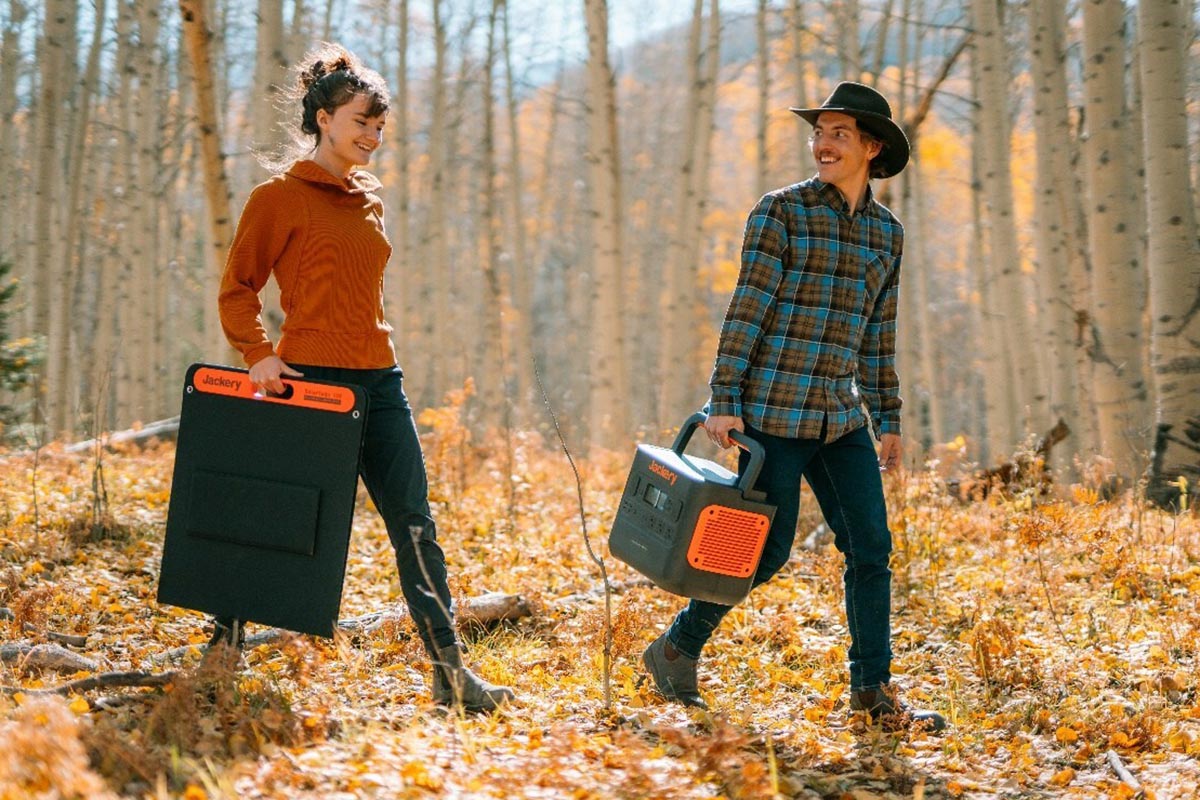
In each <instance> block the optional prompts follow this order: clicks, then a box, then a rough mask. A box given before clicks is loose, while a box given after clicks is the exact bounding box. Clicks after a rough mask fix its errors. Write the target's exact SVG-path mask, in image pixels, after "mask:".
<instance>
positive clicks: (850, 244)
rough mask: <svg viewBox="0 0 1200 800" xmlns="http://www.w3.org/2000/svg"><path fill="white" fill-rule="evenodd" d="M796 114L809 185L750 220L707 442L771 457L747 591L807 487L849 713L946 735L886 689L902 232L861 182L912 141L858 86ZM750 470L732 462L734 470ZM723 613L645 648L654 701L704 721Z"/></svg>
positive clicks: (775, 197)
mask: <svg viewBox="0 0 1200 800" xmlns="http://www.w3.org/2000/svg"><path fill="white" fill-rule="evenodd" d="M791 110H792V111H793V112H795V113H796V114H798V115H799V116H800V117H802V118H803V119H805V120H806V121H807V122H809V123H810V124H811V125H812V126H813V133H812V137H811V138H810V140H809V141H810V143H811V146H812V154H813V158H814V159H815V160H816V163H817V175H816V176H815V177H812V178H810V179H808V180H806V181H803V182H801V183H798V184H795V185H793V186H789V187H787V188H784V189H779V190H776V191H774V192H771V193H770V194H767V195H766V196H765V197H763V198H762V199H761V200H760V201H759V202H758V205H757V206H756V207H755V209H754V210H753V211H752V212H751V213H750V218H749V221H748V222H747V224H746V232H745V238H744V241H743V244H742V265H741V273H740V275H739V276H738V283H737V287H736V288H735V289H734V292H733V297H732V299H731V300H730V303H729V309H728V311H727V312H726V315H725V322H724V324H723V325H722V328H721V337H720V343H719V345H718V349H717V359H716V365H715V367H714V369H713V373H712V378H711V379H710V381H709V383H710V385H711V387H712V398H711V401H710V403H709V407H708V419H707V421H706V422H705V425H704V427H705V429H706V430H707V432H708V435H709V438H710V439H712V441H713V442H715V443H716V444H718V445H720V446H721V447H729V446H730V445H731V442H730V439H729V432H730V431H732V430H737V431H743V432H744V433H745V434H746V435H747V436H749V437H751V438H753V439H755V440H757V441H758V442H760V443H761V444H762V445H763V447H764V449H765V450H766V462H765V464H764V466H763V470H762V473H761V475H760V477H759V479H758V483H757V484H756V488H758V489H760V490H763V491H765V492H766V493H767V501H768V502H770V503H771V504H773V505H775V506H777V507H778V510H777V511H776V513H775V519H774V522H773V523H772V525H771V530H770V532H769V533H768V535H767V541H766V544H765V546H764V548H763V555H762V560H761V561H760V563H759V566H758V571H757V573H756V574H755V577H754V585H755V586H757V585H759V584H761V583H764V582H766V581H767V580H769V579H770V578H771V577H772V576H773V575H774V574H775V573H776V572H778V571H779V570H780V569H781V568H782V567H783V566H784V564H786V563H787V560H788V557H789V556H790V554H791V548H792V541H793V540H794V539H795V535H796V521H797V517H798V514H799V509H800V478H801V477H802V476H803V477H804V478H805V479H806V480H807V481H808V483H809V486H810V487H811V488H812V490H813V494H814V495H815V496H816V498H817V502H818V503H819V504H820V507H821V512H822V514H823V515H824V516H825V521H826V523H827V524H828V525H829V527H830V529H831V530H833V532H834V534H835V539H834V541H835V544H836V546H837V548H838V550H840V551H841V552H842V553H843V554H844V556H845V559H846V570H845V586H846V617H847V621H848V624H849V628H850V639H851V644H850V653H849V656H850V689H851V693H850V707H851V709H852V710H854V711H865V712H867V714H868V715H869V717H870V718H871V719H873V720H875V721H878V722H881V723H883V724H884V725H885V726H886V727H889V728H891V729H898V728H900V727H903V726H905V725H907V724H909V723H911V722H913V721H916V722H918V723H920V724H921V725H922V726H924V727H925V728H927V729H932V730H941V729H942V728H944V727H945V720H944V719H943V718H942V717H941V716H940V715H939V714H936V713H934V712H928V711H912V710H910V709H907V708H905V707H904V706H903V705H902V704H901V703H900V702H899V700H897V698H896V696H895V693H894V692H893V691H892V690H891V688H890V686H889V678H890V675H891V643H890V640H891V630H890V617H891V570H890V568H889V567H888V556H889V554H890V553H891V548H892V539H891V532H890V531H889V530H888V527H887V509H886V508H885V505H884V498H883V483H882V480H881V478H880V471H881V470H889V469H896V468H899V466H900V457H901V442H900V395H899V381H898V380H897V377H896V370H895V356H896V301H897V293H898V287H899V283H898V279H899V272H900V256H901V252H902V250H903V237H904V231H903V229H902V228H901V225H900V222H899V221H898V220H897V219H896V218H895V216H893V215H892V213H891V212H890V211H889V210H888V209H886V208H885V207H883V206H882V205H880V204H879V202H878V201H876V199H875V197H874V195H873V194H872V192H871V186H870V179H871V178H887V177H891V176H892V175H895V174H896V173H898V172H900V171H901V170H902V169H904V166H905V164H907V163H908V153H909V148H908V140H907V138H906V137H905V135H904V132H903V131H902V130H901V129H900V127H899V126H898V125H897V124H896V123H895V122H894V121H893V120H892V113H891V107H890V106H889V105H888V102H887V100H885V99H884V97H883V96H882V95H880V94H879V93H878V92H877V91H875V90H874V89H872V88H870V87H868V86H863V85H862V84H857V83H850V82H845V83H841V84H839V85H838V86H837V88H836V89H835V90H834V92H833V94H831V95H830V96H829V98H828V99H827V100H826V101H825V103H824V105H822V106H821V107H820V108H793V109H791ZM864 401H865V403H866V405H867V407H868V409H869V411H870V419H869V420H868V418H867V416H866V415H865V414H864V413H863V407H862V406H863V402H864ZM868 421H869V422H870V423H871V424H872V425H873V427H874V430H875V433H876V435H877V437H878V438H879V444H880V448H879V454H878V456H876V452H875V445H874V443H873V442H872V439H871V436H870V434H869V433H868V431H867V428H866V426H867V423H868ZM746 460H747V456H746V455H745V454H744V453H743V455H742V467H743V468H745V462H746ZM729 610H730V607H729V606H723V605H718V604H715V603H708V602H703V601H699V600H692V601H691V603H689V604H688V606H687V607H686V608H685V609H684V610H683V611H681V612H680V613H679V615H678V616H677V617H676V618H675V620H674V622H673V623H672V625H671V627H670V628H669V629H668V630H667V631H666V632H665V633H664V634H663V635H662V636H660V637H659V638H658V639H656V640H655V641H654V642H653V643H652V644H651V645H650V646H649V647H648V648H647V649H646V651H645V653H644V654H643V656H642V659H643V661H644V663H645V665H646V668H647V670H648V671H649V673H650V675H651V676H652V677H653V678H654V681H655V683H656V685H657V687H658V690H659V691H660V692H661V693H662V694H663V696H665V697H667V698H668V699H672V700H676V701H678V702H681V703H683V704H685V705H691V706H700V707H704V705H705V703H704V700H703V699H702V698H701V697H700V695H699V692H698V690H697V681H696V666H697V662H698V659H699V657H700V651H701V650H702V649H703V647H704V645H705V643H706V642H707V641H708V639H709V637H710V636H711V635H712V632H713V630H714V629H715V628H716V627H717V625H718V624H719V623H720V621H721V619H722V618H723V617H724V616H725V614H727V613H728V612H729Z"/></svg>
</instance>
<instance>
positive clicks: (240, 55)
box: [0, 0, 1200, 498]
mask: <svg viewBox="0 0 1200 800" xmlns="http://www.w3.org/2000/svg"><path fill="white" fill-rule="evenodd" d="M615 5H616V8H617V12H616V17H615V19H616V20H617V23H616V25H615V31H616V33H615V34H613V35H610V34H609V32H608V14H609V12H608V9H607V6H605V4H603V3H601V4H599V5H596V4H594V3H585V4H584V5H583V6H579V7H575V6H570V5H564V4H561V3H539V2H523V3H511V4H510V3H504V2H499V0H496V2H492V3H490V4H489V3H486V2H482V0H477V1H476V2H446V1H445V0H443V1H441V2H431V3H410V2H395V1H393V2H379V3H367V2H351V0H328V2H325V3H316V2H312V1H311V0H309V2H304V0H299V1H298V2H290V1H289V2H285V0H263V2H259V3H257V4H254V3H250V4H247V3H224V2H212V3H197V4H187V3H185V4H183V7H184V8H187V9H188V10H189V14H190V15H191V16H192V18H193V19H196V20H197V22H196V24H195V25H194V26H185V25H184V24H183V21H182V20H183V17H184V15H183V14H181V13H180V6H177V5H176V4H163V3H158V2H137V3H133V2H120V1H119V0H97V1H96V2H94V3H75V2H71V1H70V0H50V1H49V2H46V3H44V4H41V5H39V4H30V3H26V2H22V0H6V2H5V3H3V4H0V35H2V37H3V38H2V42H0V54H2V56H0V57H2V62H0V122H2V123H3V125H4V128H5V131H6V134H5V136H4V137H3V140H2V141H0V176H3V179H2V180H0V207H3V208H4V214H3V215H2V216H0V259H2V260H3V261H5V262H7V263H9V264H11V265H12V268H13V269H12V276H13V277H15V278H16V279H17V280H19V282H20V284H19V289H18V291H17V293H16V295H15V297H14V298H13V300H12V301H10V303H9V304H8V305H9V311H10V314H14V315H13V316H12V318H11V319H10V323H9V327H10V338H15V339H16V340H17V341H18V344H25V345H33V346H34V347H35V349H36V350H37V351H39V352H40V353H41V355H42V357H43V358H42V362H41V366H40V368H39V371H38V373H37V376H36V377H37V389H36V392H33V393H30V392H29V391H26V392H25V393H24V395H18V396H17V397H16V398H14V400H13V402H15V403H17V404H20V403H21V402H22V401H24V402H25V405H26V412H27V413H26V414H25V419H26V421H32V420H36V421H37V422H38V426H36V427H35V428H32V429H30V428H26V429H23V430H21V431H18V433H19V434H20V435H23V436H24V437H25V441H26V442H28V441H31V440H32V439H33V438H40V439H41V440H45V439H47V438H54V437H58V436H66V435H78V434H82V433H86V432H93V431H100V430H107V429H113V428H122V427H128V426H130V425H132V424H133V423H135V422H139V421H140V422H143V423H145V422H150V421H153V420H158V419H162V418H165V417H171V416H173V415H174V414H176V413H177V411H178V407H179V397H180V385H181V383H182V375H183V372H184V369H185V368H186V365H187V364H189V363H192V362H194V361H199V360H207V361H210V362H225V363H236V359H235V357H234V354H233V353H231V352H230V351H229V350H228V349H227V347H226V346H225V344H224V342H223V340H222V336H221V332H220V329H219V325H218V323H217V320H216V317H215V305H214V303H213V302H212V298H213V296H214V285H215V283H216V281H217V280H218V277H219V273H220V269H221V266H222V264H223V257H224V252H225V249H226V247H227V245H228V242H229V238H230V236H231V234H232V226H233V223H234V222H235V220H236V216H237V213H238V210H239V209H240V207H241V204H242V203H243V202H244V198H245V197H246V195H247V193H248V191H249V190H250V188H251V187H252V186H254V185H255V184H256V183H258V182H260V181H261V180H263V179H265V178H266V177H267V175H268V172H267V171H266V169H265V168H264V167H262V166H261V164H260V161H261V160H262V159H261V158H260V156H262V155H263V154H271V153H277V152H278V149H279V147H280V146H281V144H282V143H283V142H284V141H285V140H286V133H285V131H284V127H285V125H286V124H294V122H295V119H294V117H295V109H292V108H283V109H279V108H277V107H276V106H277V105H278V96H279V87H280V86H283V85H285V84H287V82H288V80H289V78H290V76H289V75H288V73H287V68H288V66H289V65H294V64H295V63H297V61H298V60H299V59H300V57H301V56H302V54H303V53H304V52H305V51H306V49H308V48H310V47H311V46H312V45H313V43H314V42H316V41H319V40H323V39H336V40H341V41H344V42H345V43H346V44H347V45H349V46H350V47H352V48H353V49H354V50H356V51H357V52H358V53H359V54H360V55H361V56H362V57H363V58H364V59H365V60H366V62H367V63H368V64H370V65H373V66H374V67H376V68H377V69H378V70H379V71H380V72H381V73H383V74H384V75H385V76H387V78H388V80H389V81H390V83H391V85H392V90H393V93H394V102H393V108H394V110H393V112H392V114H391V115H390V119H389V123H388V127H387V132H386V135H387V141H386V143H385V144H386V146H385V147H384V148H383V150H382V151H381V153H380V154H379V155H378V156H377V160H376V161H375V163H374V164H373V165H372V168H373V169H374V170H375V171H376V172H378V173H379V176H380V177H381V178H382V180H383V183H384V187H385V188H384V200H385V201H386V204H387V213H388V220H387V225H388V231H389V236H390V237H391V240H392V243H393V246H394V253H393V258H392V262H391V265H390V267H389V272H388V275H387V277H386V293H387V297H386V301H387V308H388V314H389V317H390V319H391V321H392V322H393V324H394V325H395V328H396V333H395V339H396V343H397V349H398V352H399V354H400V359H401V363H402V365H403V367H404V369H405V374H406V376H407V377H408V381H406V385H407V387H408V390H409V392H410V393H411V394H412V395H413V396H414V399H415V401H416V403H417V405H418V406H422V407H423V406H428V405H431V404H437V403H438V402H440V400H441V398H442V397H444V396H445V393H446V392H447V391H450V390H453V389H457V388H461V387H462V386H463V385H464V384H465V382H466V381H467V380H471V381H473V384H474V389H475V392H474V397H473V398H472V400H471V409H470V413H471V420H472V424H473V425H475V426H477V427H479V428H486V427H488V426H496V425H500V424H504V425H508V426H510V427H516V428H525V427H530V426H535V425H544V422H545V415H544V413H542V410H541V400H540V397H539V393H538V392H537V391H536V389H535V381H534V375H533V372H534V365H535V363H536V364H537V365H538V366H539V367H540V370H541V374H542V377H543V379H544V383H545V385H546V387H547V392H548V394H549V397H550V399H551V400H552V401H553V402H554V403H555V404H556V406H557V407H558V408H559V410H560V411H562V416H563V421H564V424H565V425H566V426H567V427H568V429H569V430H570V433H571V434H572V438H573V440H575V441H577V442H579V443H580V445H581V446H585V445H586V444H587V443H589V442H592V441H594V442H597V443H599V444H602V445H605V446H608V447H612V446H614V445H620V444H621V443H623V442H625V441H628V440H629V438H630V437H631V436H633V435H635V434H636V433H637V432H639V431H641V432H656V431H659V430H663V429H665V428H669V427H671V426H673V425H677V424H679V422H680V421H681V420H682V419H683V418H684V417H686V415H687V414H688V413H690V411H692V410H694V409H696V408H698V407H699V406H700V405H702V404H703V403H704V401H705V400H706V397H707V386H706V382H707V375H708V371H709V369H710V368H711V362H712V357H713V353H714V351H715V341H716V334H717V330H718V328H719V324H720V320H721V317H722V315H723V313H724V308H725V304H726V303H727V301H728V296H729V292H730V290H731V288H732V286H733V283H734V280H735V278H736V275H737V270H738V260H739V259H738V250H739V246H740V240H741V231H742V227H743V223H744V219H745V215H746V213H747V212H748V210H749V209H750V208H751V207H752V205H753V204H754V201H755V200H756V199H757V198H758V197H759V196H760V195H761V193H763V192H765V191H767V190H769V189H771V188H776V187H778V186H782V185H787V184H789V183H792V182H794V181H796V180H799V179H802V178H804V177H806V176H808V175H809V174H811V173H812V172H813V166H812V162H811V156H810V154H809V153H808V149H807V145H806V142H805V140H806V137H807V135H808V131H807V129H806V126H805V125H804V124H803V123H802V122H800V121H799V120H798V119H797V118H795V117H794V115H792V114H790V113H789V112H788V111H787V108H788V107H789V106H797V105H798V106H803V105H810V104H811V105H816V104H819V103H820V101H821V100H822V99H823V98H824V97H825V95H826V94H827V93H828V92H829V91H830V89H831V88H832V86H833V85H834V84H835V83H836V82H837V81H838V80H841V79H844V78H857V79H859V80H863V81H865V82H867V83H871V84H875V85H878V87H879V88H880V89H881V90H883V92H884V93H885V94H886V95H887V96H889V97H890V98H891V99H892V103H893V106H894V110H895V114H896V117H897V118H898V119H899V120H900V121H901V122H902V124H903V125H904V126H905V128H906V130H907V131H908V134H909V136H910V138H911V139H912V142H913V145H914V148H913V150H914V159H913V162H912V164H911V168H910V169H908V170H906V171H905V172H904V173H902V175H901V176H900V177H899V178H896V179H893V180H891V181H888V182H882V183H881V184H879V185H877V187H876V189H877V191H878V192H879V194H880V195H881V197H882V199H883V200H884V201H885V202H886V203H887V204H888V205H889V206H891V207H892V208H893V209H894V210H895V211H896V212H897V213H898V215H899V216H900V217H901V219H902V220H904V222H905V224H906V228H907V231H908V237H907V241H908V252H906V253H905V266H904V270H903V281H904V286H905V291H904V292H903V308H902V311H901V315H902V318H901V321H900V328H899V330H900V374H901V379H902V382H903V395H904V397H905V399H906V413H905V420H904V422H905V430H906V432H907V434H908V436H907V438H908V441H909V442H910V443H911V444H910V448H909V454H910V459H911V461H910V463H912V464H920V463H922V462H923V460H924V459H925V458H926V457H927V456H928V454H929V453H930V448H931V447H932V446H933V445H935V444H945V443H957V445H958V446H959V447H965V448H966V456H967V457H968V458H970V459H972V460H977V461H981V462H987V461H989V460H992V459H1000V458H1003V457H1004V456H1005V455H1006V454H1008V453H1010V452H1011V451H1012V450H1013V449H1014V448H1015V447H1017V446H1018V445H1019V444H1021V443H1022V442H1024V441H1025V440H1026V439H1027V438H1028V437H1038V436H1043V435H1045V434H1046V432H1048V431H1049V430H1050V429H1051V428H1052V426H1053V425H1054V424H1055V422H1056V421H1057V420H1059V419H1062V420H1064V421H1065V422H1066V423H1067V425H1068V427H1069V428H1070V431H1071V433H1070V435H1069V437H1068V438H1067V439H1066V440H1065V442H1063V443H1062V444H1061V445H1060V446H1059V448H1058V450H1057V456H1056V458H1057V459H1058V460H1057V462H1056V463H1058V464H1065V465H1068V466H1070V465H1073V464H1074V463H1075V456H1079V464H1080V465H1082V466H1083V467H1084V468H1090V467H1093V466H1095V465H1096V464H1097V463H1098V462H1099V463H1100V464H1101V466H1102V467H1103V468H1104V469H1105V470H1107V471H1108V472H1109V473H1111V474H1113V475H1115V476H1117V477H1120V478H1123V479H1124V480H1125V481H1126V484H1127V485H1129V484H1131V483H1132V482H1133V481H1135V480H1137V479H1138V478H1140V477H1141V476H1142V474H1143V472H1144V470H1145V467H1146V466H1147V464H1148V463H1149V462H1150V461H1151V453H1152V452H1153V453H1154V459H1153V460H1154V463H1155V465H1156V468H1155V470H1154V480H1153V481H1152V484H1153V486H1152V489H1153V490H1155V491H1157V492H1158V493H1159V494H1160V495H1162V496H1164V497H1168V498H1169V496H1170V494H1171V492H1172V491H1174V490H1173V489H1171V488H1170V486H1169V485H1168V483H1169V482H1170V481H1174V480H1175V479H1176V478H1177V477H1178V476H1179V475H1180V474H1184V475H1186V476H1187V477H1188V478H1189V479H1190V480H1191V481H1192V484H1193V485H1195V484H1197V483H1198V482H1200V481H1197V478H1200V473H1198V472H1197V466H1196V462H1197V455H1198V454H1197V452H1196V447H1197V440H1198V439H1200V432H1198V431H1197V430H1196V424H1195V422H1194V418H1195V416H1196V413H1197V410H1196V403H1195V401H1194V398H1195V397H1197V396H1200V346H1198V344H1197V343H1198V342H1200V266H1198V265H1200V257H1198V256H1197V243H1196V241H1197V238H1196V223H1195V220H1196V211H1195V209H1196V205H1197V201H1196V197H1197V192H1200V180H1197V163H1198V160H1197V158H1196V152H1197V140H1198V138H1200V133H1198V131H1200V123H1198V121H1197V120H1198V117H1200V113H1198V111H1197V105H1196V94H1197V92H1196V85H1197V80H1198V76H1197V72H1198V71H1200V68H1198V63H1197V58H1196V56H1197V44H1196V37H1195V31H1196V11H1195V4H1194V3H1192V2H1181V1H1179V0H1172V1H1168V0H1154V2H1148V3H1142V4H1138V5H1133V4H1131V5H1126V4H1124V3H1122V2H1117V1H1116V0H1102V1H1100V2H1086V3H1069V4H1068V3H1066V2H1064V1H1062V0H1030V2H1026V3H995V2H982V0H980V2H950V1H949V0H886V2H883V1H881V2H866V0H855V1H853V2H838V3H801V2H798V1H796V2H766V0H762V1H761V2H754V3H750V2H742V3H740V4H734V5H732V6H729V4H728V3H727V4H725V6H724V7H723V6H722V4H720V3H713V2H694V3H690V4H689V3H683V2H677V3H667V4H662V3H652V4H640V5H638V4H628V5H624V4H615ZM585 12H586V13H585ZM189 30H194V31H195V32H196V33H198V34H201V35H199V36H197V37H195V38H193V39H189V37H188V33H189ZM610 39H613V40H615V41H616V42H618V43H619V44H620V46H618V45H617V44H613V43H610ZM188 42H191V43H193V45H194V47H193V48H192V49H193V53H194V55H193V57H189V56H188V52H189V47H188V46H185V43H188ZM195 58H199V59H201V66H200V70H199V72H197V68H196V67H195V65H193V63H192V62H193V60H194V59H195ZM197 74H199V75H200V77H201V78H202V80H201V81H200V82H199V83H197V81H196V79H195V76H196V75H197ZM267 294H268V297H267V305H268V310H267V318H268V321H269V324H270V325H271V326H272V328H273V329H274V328H275V327H277V325H278V323H279V321H280V316H279V311H278V306H277V302H276V301H275V299H274V295H275V293H274V292H273V291H268V293H267ZM10 346H11V344H10ZM31 398H33V399H34V400H36V402H35V403H30V399H31ZM1189 419H1190V420H1192V422H1191V423H1189ZM1189 425H1190V426H1191V427H1189ZM10 433H11V431H10ZM959 437H961V438H959Z"/></svg>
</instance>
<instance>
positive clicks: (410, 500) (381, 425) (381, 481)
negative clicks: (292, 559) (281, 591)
mask: <svg viewBox="0 0 1200 800" xmlns="http://www.w3.org/2000/svg"><path fill="white" fill-rule="evenodd" d="M291 366H292V367H293V368H294V369H296V371H298V372H302V373H304V377H305V378H313V379H316V380H323V381H337V382H338V383H350V384H357V385H358V386H361V387H363V388H364V389H366V390H367V395H368V397H369V403H370V405H369V406H368V408H367V428H366V433H365V434H364V436H363V450H362V458H361V459H360V461H359V466H358V474H359V475H360V476H361V477H362V481H363V484H364V485H365V486H366V487H367V492H368V493H369V494H370V495H371V501H372V502H373V503H374V504H375V508H377V509H379V513H380V515H381V516H382V517H383V521H384V523H385V524H386V525H387V531H388V537H389V538H390V539H391V540H392V547H393V548H395V550H396V566H397V567H398V568H399V571H400V589H401V591H402V592H403V593H404V600H405V601H406V602H407V603H408V610H409V613H410V614H412V618H413V622H414V623H416V626H417V632H418V634H420V636H421V640H422V641H423V642H424V643H425V648H426V650H429V651H430V653H431V655H432V654H433V651H432V649H431V648H430V645H431V644H434V645H436V646H437V647H446V646H448V645H452V644H454V643H455V642H456V641H457V640H456V637H455V633H454V621H453V619H452V618H451V617H449V616H447V614H446V611H449V612H450V613H451V614H453V609H452V606H451V600H450V588H449V586H448V585H447V583H446V556H445V554H444V553H443V552H442V548H441V546H440V545H439V544H438V543H437V529H436V527H435V526H434V522H433V517H432V515H431V514H430V510H429V484H428V482H427V480H426V477H425V459H424V456H423V455H422V454H421V441H420V440H419V439H418V438H417V429H416V426H415V425H414V424H413V416H412V409H411V408H410V407H409V405H408V398H407V397H405V395H404V389H403V387H402V380H403V377H404V373H403V372H401V370H400V368H399V367H389V368H386V369H339V368H335V367H316V366H311V365H304V364H292V365H291ZM414 534H415V537H414ZM426 576H428V580H427V579H426ZM443 608H445V609H446V611H443V610H442V609H443Z"/></svg>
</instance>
